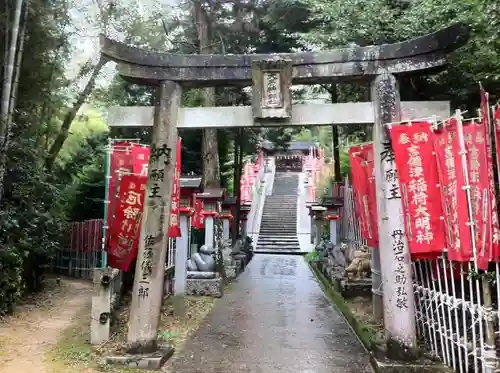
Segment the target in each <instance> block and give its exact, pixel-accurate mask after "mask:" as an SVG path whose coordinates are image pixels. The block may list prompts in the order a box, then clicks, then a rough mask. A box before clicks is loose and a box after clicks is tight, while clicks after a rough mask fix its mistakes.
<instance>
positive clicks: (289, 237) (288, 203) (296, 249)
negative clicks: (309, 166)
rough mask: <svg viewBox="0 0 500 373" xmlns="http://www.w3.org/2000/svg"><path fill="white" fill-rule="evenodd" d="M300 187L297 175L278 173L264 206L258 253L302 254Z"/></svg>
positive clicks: (293, 173)
mask: <svg viewBox="0 0 500 373" xmlns="http://www.w3.org/2000/svg"><path fill="white" fill-rule="evenodd" d="M298 184H299V174H298V173H295V172H283V173H276V175H275V177H274V185H273V192H272V194H271V195H269V196H266V200H265V203H264V210H263V212H262V219H261V223H260V230H259V239H258V240H257V247H256V249H255V250H254V252H255V253H261V254H301V252H300V245H299V241H298V239H297V188H298Z"/></svg>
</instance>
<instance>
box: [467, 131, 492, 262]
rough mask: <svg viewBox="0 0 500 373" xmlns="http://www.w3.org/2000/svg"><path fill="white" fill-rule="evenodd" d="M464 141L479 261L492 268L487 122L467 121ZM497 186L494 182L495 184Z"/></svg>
mask: <svg viewBox="0 0 500 373" xmlns="http://www.w3.org/2000/svg"><path fill="white" fill-rule="evenodd" d="M463 131H464V141H465V149H466V151H467V168H468V174H469V185H470V187H471V202H472V216H473V218H474V228H475V229H474V236H475V238H476V239H475V243H476V255H477V265H478V267H479V268H480V269H488V263H489V260H490V256H491V242H492V241H491V228H492V222H491V212H492V210H491V204H490V199H491V196H490V182H489V178H490V176H491V175H490V173H489V171H488V168H489V162H488V156H487V151H488V150H487V144H486V142H487V135H486V133H487V132H486V126H485V122H476V121H470V122H467V123H464V126H463ZM493 188H494V186H493Z"/></svg>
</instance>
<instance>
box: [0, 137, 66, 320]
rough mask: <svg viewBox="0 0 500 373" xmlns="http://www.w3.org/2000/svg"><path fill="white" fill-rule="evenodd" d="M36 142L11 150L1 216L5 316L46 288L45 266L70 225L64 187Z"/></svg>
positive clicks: (0, 284) (0, 289) (20, 141)
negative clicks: (47, 167)
mask: <svg viewBox="0 0 500 373" xmlns="http://www.w3.org/2000/svg"><path fill="white" fill-rule="evenodd" d="M40 153H41V152H40V151H38V150H37V146H36V143H35V140H34V137H33V136H20V137H17V138H16V139H15V140H14V141H12V143H11V144H10V148H9V152H8V158H7V159H8V164H7V173H6V175H5V178H4V185H5V192H4V198H3V201H2V209H1V211H2V212H1V214H0V237H1V238H0V312H2V313H4V312H9V311H12V310H13V308H14V305H15V303H16V302H17V301H18V299H19V297H20V296H21V295H22V294H23V293H24V292H25V291H37V290H40V288H41V286H42V277H43V271H44V268H45V265H46V264H47V263H48V262H49V261H50V259H51V258H53V257H54V255H55V253H56V250H57V249H58V248H59V247H61V245H62V242H63V233H64V232H65V227H66V219H65V213H64V203H63V201H62V199H61V193H60V190H59V185H58V183H57V182H56V180H54V178H53V177H52V175H51V174H49V173H47V172H46V170H45V166H44V157H43V154H40Z"/></svg>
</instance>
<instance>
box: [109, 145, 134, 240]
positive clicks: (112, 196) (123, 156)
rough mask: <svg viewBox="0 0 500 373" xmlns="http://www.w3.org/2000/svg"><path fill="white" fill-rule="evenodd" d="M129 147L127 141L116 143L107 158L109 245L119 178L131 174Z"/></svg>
mask: <svg viewBox="0 0 500 373" xmlns="http://www.w3.org/2000/svg"><path fill="white" fill-rule="evenodd" d="M130 146H131V144H130V142H128V141H117V142H114V143H113V144H112V145H111V153H110V158H109V189H108V190H109V191H108V195H107V196H106V200H107V202H108V214H107V221H106V226H107V231H106V242H107V243H109V240H110V237H111V236H110V234H111V225H112V223H113V220H114V216H115V210H116V206H117V194H118V187H119V185H120V180H121V177H122V175H123V174H124V173H129V172H132V160H131V157H130V153H129V152H130Z"/></svg>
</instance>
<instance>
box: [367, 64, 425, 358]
mask: <svg viewBox="0 0 500 373" xmlns="http://www.w3.org/2000/svg"><path fill="white" fill-rule="evenodd" d="M371 88H372V90H371V95H372V101H373V108H374V112H375V113H374V114H375V124H374V129H373V143H374V157H375V183H376V191H377V211H378V218H379V222H378V234H379V242H380V245H379V246H380V249H379V250H380V264H381V272H382V283H383V285H382V286H383V289H384V295H383V302H384V327H385V336H386V343H387V357H388V358H390V359H395V360H407V361H408V360H415V359H416V358H417V337H416V327H415V301H414V298H413V281H412V276H411V259H410V254H409V251H408V242H407V239H406V234H405V228H404V225H403V221H404V220H403V212H402V209H403V206H402V202H401V194H400V192H399V182H398V178H397V171H396V166H395V163H394V155H393V152H392V148H391V145H390V142H389V136H388V129H387V128H386V127H385V126H384V124H385V123H393V122H398V121H400V119H401V102H400V98H399V89H398V84H397V80H396V78H395V77H394V75H391V74H388V73H382V74H380V75H378V76H377V77H376V78H375V80H374V81H373V83H372V87H371Z"/></svg>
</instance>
